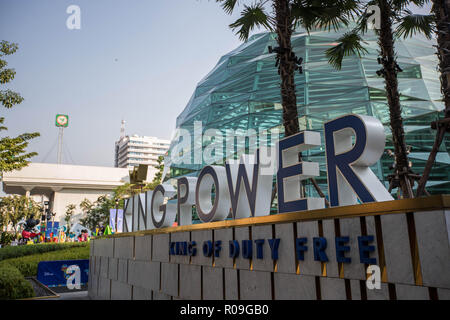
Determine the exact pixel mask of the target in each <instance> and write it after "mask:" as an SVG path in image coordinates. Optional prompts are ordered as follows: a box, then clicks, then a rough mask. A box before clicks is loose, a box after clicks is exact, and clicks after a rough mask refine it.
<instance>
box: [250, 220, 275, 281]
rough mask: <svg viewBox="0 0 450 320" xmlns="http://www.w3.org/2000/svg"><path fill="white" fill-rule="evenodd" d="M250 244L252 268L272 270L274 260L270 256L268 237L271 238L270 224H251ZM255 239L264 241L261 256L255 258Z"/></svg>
mask: <svg viewBox="0 0 450 320" xmlns="http://www.w3.org/2000/svg"><path fill="white" fill-rule="evenodd" d="M251 230H252V239H253V240H252V246H253V249H252V250H253V259H252V264H253V270H256V271H269V272H270V271H273V267H274V261H273V260H272V257H271V250H270V246H269V241H268V239H272V238H273V237H272V225H264V226H252V227H251ZM255 240H262V241H264V242H263V244H262V253H263V258H262V259H258V258H257V246H256V243H255Z"/></svg>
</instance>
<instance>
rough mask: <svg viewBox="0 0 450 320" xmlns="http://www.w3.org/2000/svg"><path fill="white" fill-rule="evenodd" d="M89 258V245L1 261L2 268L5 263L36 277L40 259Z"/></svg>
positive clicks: (26, 274)
mask: <svg viewBox="0 0 450 320" xmlns="http://www.w3.org/2000/svg"><path fill="white" fill-rule="evenodd" d="M78 259H89V245H86V244H85V245H84V246H78V247H75V248H70V249H65V250H58V251H53V252H45V253H40V254H33V255H28V256H23V257H19V258H13V259H6V260H3V261H0V269H3V266H5V265H11V266H13V267H15V268H17V269H18V270H19V271H20V273H22V275H23V276H24V277H34V276H36V275H37V267H38V264H39V262H40V261H54V260H78Z"/></svg>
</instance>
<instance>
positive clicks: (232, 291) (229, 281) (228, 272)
mask: <svg viewBox="0 0 450 320" xmlns="http://www.w3.org/2000/svg"><path fill="white" fill-rule="evenodd" d="M223 271H224V273H225V300H239V282H238V272H239V271H238V270H236V269H229V268H225V269H223Z"/></svg>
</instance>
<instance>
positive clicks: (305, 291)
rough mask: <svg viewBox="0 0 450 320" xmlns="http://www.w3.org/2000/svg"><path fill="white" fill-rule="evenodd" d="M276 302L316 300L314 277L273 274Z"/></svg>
mask: <svg viewBox="0 0 450 320" xmlns="http://www.w3.org/2000/svg"><path fill="white" fill-rule="evenodd" d="M274 286H275V299H276V300H316V299H317V296H316V280H315V277H314V276H305V275H297V274H292V273H280V272H276V273H274Z"/></svg>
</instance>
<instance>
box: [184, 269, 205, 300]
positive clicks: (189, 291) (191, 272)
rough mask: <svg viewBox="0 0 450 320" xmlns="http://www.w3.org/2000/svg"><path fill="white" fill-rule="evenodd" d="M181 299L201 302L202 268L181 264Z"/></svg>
mask: <svg viewBox="0 0 450 320" xmlns="http://www.w3.org/2000/svg"><path fill="white" fill-rule="evenodd" d="M179 267H180V298H182V299H187V300H200V299H201V298H202V286H201V281H202V267H201V266H197V265H187V264H180V266H179Z"/></svg>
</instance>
